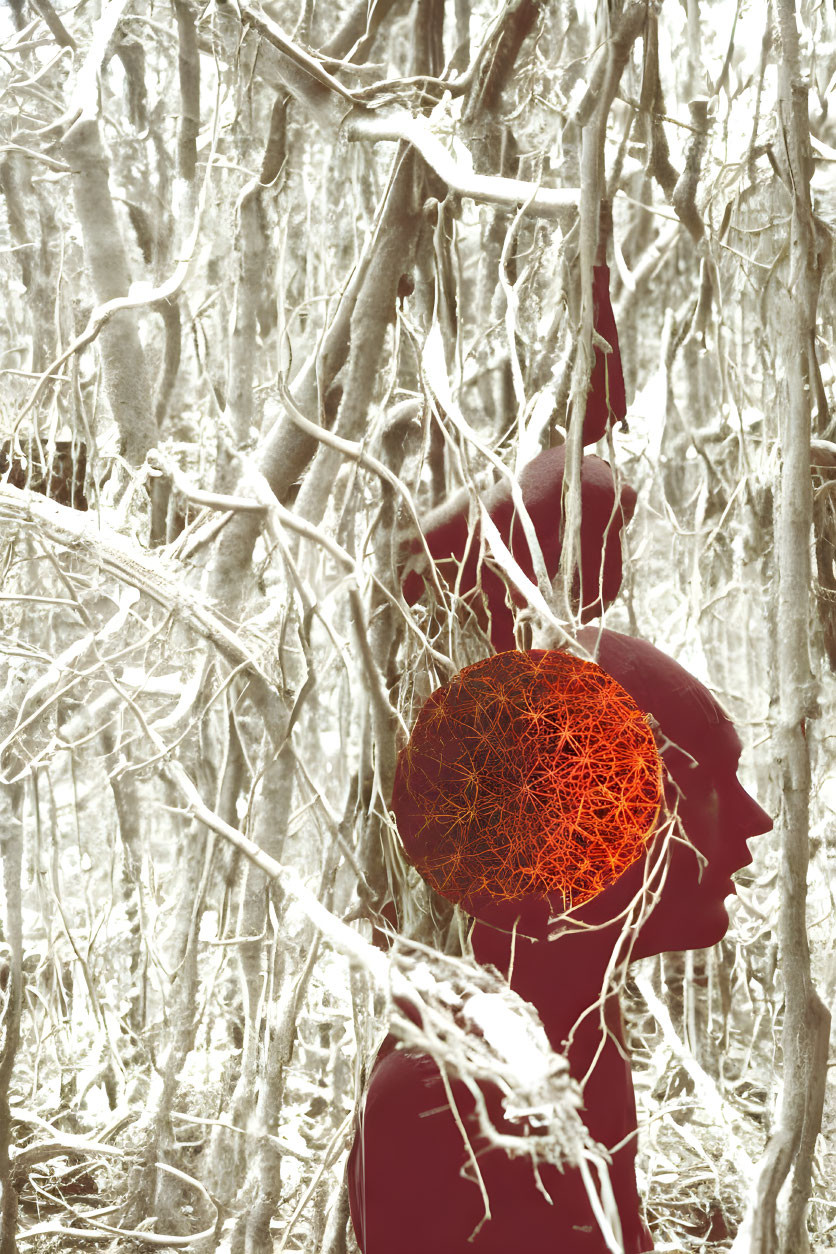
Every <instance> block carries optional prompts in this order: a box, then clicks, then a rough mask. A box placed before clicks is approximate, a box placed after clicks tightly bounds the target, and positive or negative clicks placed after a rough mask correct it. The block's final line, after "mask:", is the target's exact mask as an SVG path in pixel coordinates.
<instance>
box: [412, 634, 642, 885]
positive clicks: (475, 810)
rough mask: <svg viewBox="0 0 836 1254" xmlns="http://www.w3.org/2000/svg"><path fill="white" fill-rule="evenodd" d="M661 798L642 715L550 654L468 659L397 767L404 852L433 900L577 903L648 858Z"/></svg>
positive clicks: (587, 670) (612, 683)
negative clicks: (558, 899)
mask: <svg viewBox="0 0 836 1254" xmlns="http://www.w3.org/2000/svg"><path fill="white" fill-rule="evenodd" d="M661 799H662V765H661V759H660V757H659V753H658V751H657V749H656V744H655V742H654V738H653V732H652V730H651V727H650V725H649V722H648V718H647V716H646V715H645V714H644V713H643V712H642V711H641V710H640V709H639V708H638V706H637V705H636V704H635V702H634V701H633V699H632V697H630V696H629V695H628V693H627V692H625V690H624V689H623V688H622V687H621V685H620V684H619V683H617V682H616V680H614V679H613V678H612V677H611V676H609V675H607V674H606V673H605V672H604V671H603V670H601V668H600V667H599V666H596V665H595V664H594V663H592V662H585V661H582V660H581V659H579V658H576V657H573V656H572V655H571V654H569V653H565V652H562V651H557V650H550V651H544V650H531V651H529V652H526V653H522V652H518V651H512V652H507V653H499V654H496V655H495V656H494V657H490V658H486V659H485V660H484V661H481V662H477V663H476V664H475V665H474V666H468V667H466V668H465V669H464V670H463V671H461V672H460V673H459V674H458V675H457V676H456V677H455V678H454V679H453V680H452V681H451V682H450V683H449V684H447V685H446V686H445V687H443V688H439V689H438V690H437V691H436V692H434V693H433V695H432V696H431V697H430V698H429V700H428V701H427V702H426V704H425V705H424V707H423V708H422V710H421V713H420V714H419V716H418V719H417V721H416V723H415V726H414V728H413V731H412V735H411V737H410V740H409V743H408V744H407V746H406V747H405V748H404V749H403V750H402V751H401V753H400V755H399V758H398V769H397V774H396V777H395V788H394V794H393V799H392V806H393V809H394V811H395V816H396V819H397V822H398V829H399V831H400V834H401V838H402V840H403V842H404V847H405V849H406V852H407V855H408V856H409V857H410V859H411V861H412V862H413V864H414V866H415V867H416V869H417V870H418V871H419V872H420V873H421V875H422V876H423V877H424V878H425V879H426V880H428V881H429V883H430V884H431V885H432V886H433V888H435V889H436V891H437V892H439V893H441V895H442V896H444V897H446V898H448V899H449V900H451V901H454V902H460V901H462V900H463V899H465V898H474V897H480V898H482V899H484V898H490V899H493V900H517V899H519V898H522V897H526V896H529V895H531V894H538V895H544V896H546V895H548V896H552V895H553V894H558V895H562V898H563V904H564V907H565V908H569V907H570V906H572V905H579V904H580V903H581V902H583V901H587V900H588V899H590V898H591V897H594V896H595V895H596V894H597V893H598V892H600V891H601V889H603V888H605V887H606V886H607V885H608V884H611V883H612V882H613V881H614V880H616V879H617V878H618V876H619V875H620V874H621V873H622V872H623V871H624V870H626V868H627V867H628V866H630V864H631V863H633V862H634V861H635V860H636V859H637V858H638V857H639V856H640V855H641V853H642V851H643V850H644V847H645V844H646V841H647V838H648V836H649V835H650V833H651V832H652V831H653V828H654V826H655V823H656V819H657V816H658V813H659V807H660V804H661Z"/></svg>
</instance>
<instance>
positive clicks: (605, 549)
mask: <svg viewBox="0 0 836 1254" xmlns="http://www.w3.org/2000/svg"><path fill="white" fill-rule="evenodd" d="M565 465H566V446H565V445H560V446H559V447H557V448H550V449H545V450H544V451H543V452H542V453H538V454H537V456H536V457H534V458H533V459H532V460H531V461H530V462H529V463H528V465H527V466H525V467H523V470H522V471H521V473H520V477H519V481H520V491H521V493H522V499H523V504H524V505H525V507H526V510H527V511H528V514H529V516H530V518H531V522H532V525H533V527H534V531H535V534H536V536H537V539H538V541H539V544H540V549H541V552H542V555H543V562H544V564H545V567H546V573H547V574H548V576H549V578H550V579H554V577H555V575H556V574H557V571H558V567H559V565H560V555H561V552H562V549H563V515H562V505H561V495H562V491H563V475H564V470H565ZM483 504H484V507H485V510H486V511H487V513H488V515H489V517H490V518H491V520H492V521H493V523H494V525H495V526H496V528H497V530H498V532H499V535H500V537H501V539H502V540H503V542H504V543H505V544H506V545H507V547H508V548H509V549H510V551H511V553H512V555H513V556H514V558H515V559H516V560H517V562H518V563H519V565H520V567H521V568H522V570H523V572H524V573H525V574H526V575H527V576H528V578H529V579H531V580H532V581H534V580H535V578H536V576H535V573H534V562H533V559H532V556H531V551H530V549H529V546H528V541H527V540H526V537H525V531H524V529H523V526H522V523H521V521H520V519H519V517H518V516H517V511H516V508H515V506H514V502H513V500H512V497H511V488H510V486H509V483H508V480H507V479H503V480H501V481H500V482H499V483H496V484H494V486H493V487H491V488H489V489H488V491H487V492H485V494H484V496H483ZM635 506H636V493H635V491H634V489H633V488H631V487H630V485H629V484H627V483H622V484H620V485H619V486H618V488H616V483H615V479H614V477H613V473H612V470H611V468H610V466H609V464H608V463H607V462H605V461H603V460H602V459H601V458H600V457H595V456H592V455H590V456H586V457H584V458H583V461H582V463H581V509H582V512H583V526H582V528H581V536H580V554H579V559H580V560H579V566H580V571H581V575H580V578H579V577H578V575H577V573H576V574H575V582H574V590H573V595H574V597H575V600H576V602H577V603H578V605H579V613H580V617H581V619H582V621H583V622H587V621H588V620H589V619H591V618H595V617H596V616H597V615H599V614H601V613H602V612H603V610H604V609H605V608H606V607H607V606H608V605H611V604H612V602H613V601H614V600H615V598H616V596H617V595H618V591H619V589H620V587H621V573H622V560H621V530H622V528H623V527H625V526H626V525H627V523H629V521H630V519H631V518H632V517H633V511H634V509H635ZM469 510H470V496H469V494H468V492H467V490H463V491H461V492H457V493H455V494H454V495H453V496H452V497H451V498H450V500H449V501H445V502H444V503H443V504H442V505H439V506H438V507H437V508H436V509H434V510H432V511H431V512H430V513H429V515H428V516H427V517H426V518H425V519H424V520H423V525H422V529H423V532H424V540H425V542H426V545H427V548H428V549H429V552H430V555H431V556H432V558H433V560H434V562H435V565H436V570H437V573H438V574H439V575H440V576H441V578H443V579H444V580H446V582H447V584H448V586H449V587H451V588H456V590H457V593H458V596H459V597H460V599H461V600H462V602H463V603H464V604H466V605H468V606H469V607H470V608H471V609H472V610H473V612H474V614H475V616H476V620H477V622H478V623H479V624H480V626H481V627H482V628H483V630H484V631H485V632H486V634H487V635H488V636H489V637H490V640H491V643H492V644H493V647H494V648H495V649H496V650H497V652H502V651H504V650H507V649H513V648H514V614H513V611H512V609H511V608H510V606H509V605H508V599H507V593H506V582H505V579H504V578H503V576H502V574H501V572H500V570H498V569H497V567H496V566H495V565H494V564H493V562H492V560H491V558H490V555H489V554H488V553H486V552H482V551H481V530H480V526H479V523H478V522H477V523H476V524H475V526H474V527H473V528H471V526H470V522H469ZM404 561H405V566H406V569H405V571H404V579H403V593H404V597H405V599H406V601H407V604H409V605H414V604H415V602H416V601H418V600H420V598H421V597H422V596H423V595H424V591H425V584H424V573H425V563H426V556H425V554H424V549H423V545H422V543H421V541H420V540H419V539H417V538H413V539H412V540H410V541H409V542H408V543H407V545H406V546H405V553H404ZM512 599H513V601H514V602H515V604H516V605H517V606H520V607H521V606H523V605H525V600H524V598H523V596H522V595H521V594H520V593H519V592H518V591H516V590H514V591H513V593H512Z"/></svg>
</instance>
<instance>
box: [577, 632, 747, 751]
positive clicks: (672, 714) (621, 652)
mask: <svg viewBox="0 0 836 1254" xmlns="http://www.w3.org/2000/svg"><path fill="white" fill-rule="evenodd" d="M578 640H579V642H580V643H581V644H582V645H583V646H584V648H586V649H588V650H589V652H590V653H591V654H592V655H593V656H594V657H595V658H596V660H597V662H598V664H599V666H601V667H602V668H603V670H605V671H607V672H608V673H609V674H610V675H612V677H613V678H614V679H617V680H618V682H619V683H620V684H621V685H622V687H624V688H625V689H626V690H627V692H629V694H630V696H631V697H632V698H633V700H634V701H635V702H636V704H637V705H638V706H639V708H640V709H642V710H644V711H645V712H646V713H648V714H650V715H652V716H653V718H654V719H655V721H656V723H657V724H658V726H659V729H660V731H661V741H662V743H661V746H660V747H661V748H662V750H663V752H664V749H665V742H667V744H668V745H669V746H673V747H674V748H675V749H680V750H682V752H683V753H686V754H688V755H689V756H690V757H691V758H694V759H695V760H696V761H697V762H699V763H700V765H701V766H704V767H707V768H710V769H716V770H723V771H728V770H732V771H734V770H735V768H736V766H737V763H738V760H739V758H740V752H741V744H740V737H739V736H738V734H737V732H736V731H735V729H734V724H733V723H732V721H731V719H730V718H729V716H728V714H726V712H725V710H724V709H723V707H722V706H721V705H720V703H719V702H718V701H717V700H716V698H715V697H713V696H712V695H711V693H710V692H709V691H708V689H707V688H706V687H705V685H704V684H701V683H700V681H699V680H698V679H695V678H694V676H693V675H691V674H689V672H688V671H686V670H685V668H684V667H682V666H680V665H679V663H678V662H675V661H674V660H673V658H670V657H668V656H667V654H665V653H662V652H661V650H660V649H657V648H655V647H654V646H653V645H652V644H648V642H647V641H646V640H637V639H635V638H634V637H631V636H623V635H621V634H620V633H619V632H615V631H607V630H603V631H599V630H598V629H596V628H592V627H586V628H583V629H582V630H581V631H580V632H579V633H578Z"/></svg>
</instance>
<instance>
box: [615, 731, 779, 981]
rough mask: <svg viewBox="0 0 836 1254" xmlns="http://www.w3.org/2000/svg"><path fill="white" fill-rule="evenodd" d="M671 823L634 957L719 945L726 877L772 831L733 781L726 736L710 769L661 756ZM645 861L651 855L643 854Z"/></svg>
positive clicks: (730, 889)
mask: <svg viewBox="0 0 836 1254" xmlns="http://www.w3.org/2000/svg"><path fill="white" fill-rule="evenodd" d="M662 758H663V760H664V761H665V765H666V768H667V775H668V780H667V783H666V788H665V794H666V801H667V809H668V812H669V815H671V816H672V817H671V819H669V820H668V822H669V823H671V829H670V832H669V834H668V836H667V841H666V849H665V853H664V855H663V858H664V859H666V862H667V864H666V865H664V861H663V865H662V866H661V867H660V877H661V880H662V883H661V889H660V892H659V897H658V901H657V902H656V904H655V906H654V907H653V909H652V910H651V911H650V913H649V914H648V915H647V918H646V919H645V922H644V924H643V925H642V927H641V929H640V931H639V934H638V936H637V938H636V944H635V947H634V949H633V956H634V957H636V958H638V957H649V956H650V955H651V954H655V953H663V952H665V951H666V950H676V949H704V948H708V947H709V946H710V945H715V944H717V942H718V941H720V940H722V938H723V936H725V934H726V931H727V929H728V925H729V916H728V910H727V906H726V902H727V899H728V897H729V896H731V895H733V894H734V892H735V884H734V880H733V879H732V876H733V875H734V874H735V873H736V872H737V871H739V870H741V869H742V868H743V867H745V866H748V865H749V864H750V863H751V861H752V853H751V850H750V849H749V844H748V842H749V841H750V840H751V839H752V838H753V837H755V836H759V835H762V834H763V833H764V832H768V831H770V830H771V828H772V819H771V818H770V817H769V815H768V814H767V813H766V811H765V810H764V809H762V807H761V806H759V805H758V803H757V802H756V801H755V799H754V798H753V797H751V796H750V795H749V793H747V792H746V790H745V788H744V787H743V785H742V784H741V782H740V780H739V779H738V776H737V768H738V762H739V759H740V742H739V740H738V738H737V736H736V735H735V733H734V732H733V731H731V729H730V728H728V729H724V735H723V737H722V742H721V743H720V744H719V745H718V744H717V743H716V742H715V744H714V745H713V746H712V752H711V754H710V758H709V760H708V761H705V760H700V757H699V756H697V755H696V754H695V755H694V756H691V755H688V754H684V753H682V752H681V751H679V750H678V749H676V748H675V747H670V748H668V749H667V751H666V750H663V752H662ZM648 856H649V857H652V856H653V851H652V850H649V854H648Z"/></svg>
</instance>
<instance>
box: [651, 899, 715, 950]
mask: <svg viewBox="0 0 836 1254" xmlns="http://www.w3.org/2000/svg"><path fill="white" fill-rule="evenodd" d="M655 914H656V912H655V911H654V915H655ZM728 930H729V913H728V910H727V909H726V906H725V903H724V902H723V901H719V900H717V899H715V900H713V901H712V902H710V904H709V905H707V906H705V907H704V908H702V909H701V910H700V912H699V913H698V914H697V913H696V911H695V912H694V913H693V914H688V915H686V914H685V913H684V912H683V911H680V912H679V914H678V916H676V917H672V918H664V919H662V918H656V917H654V916H651V918H650V920H649V921H648V923H647V924H645V927H644V928H642V931H641V932H640V934H639V938H638V941H637V943H636V946H635V948H634V949H633V951H632V954H631V960H633V961H635V959H637V958H650V957H653V956H654V955H655V954H664V953H679V952H681V951H682V950H685V949H711V947H712V945H718V944H719V943H720V941H721V940H722V939H723V937H724V936H725V935H726V932H727V931H728Z"/></svg>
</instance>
